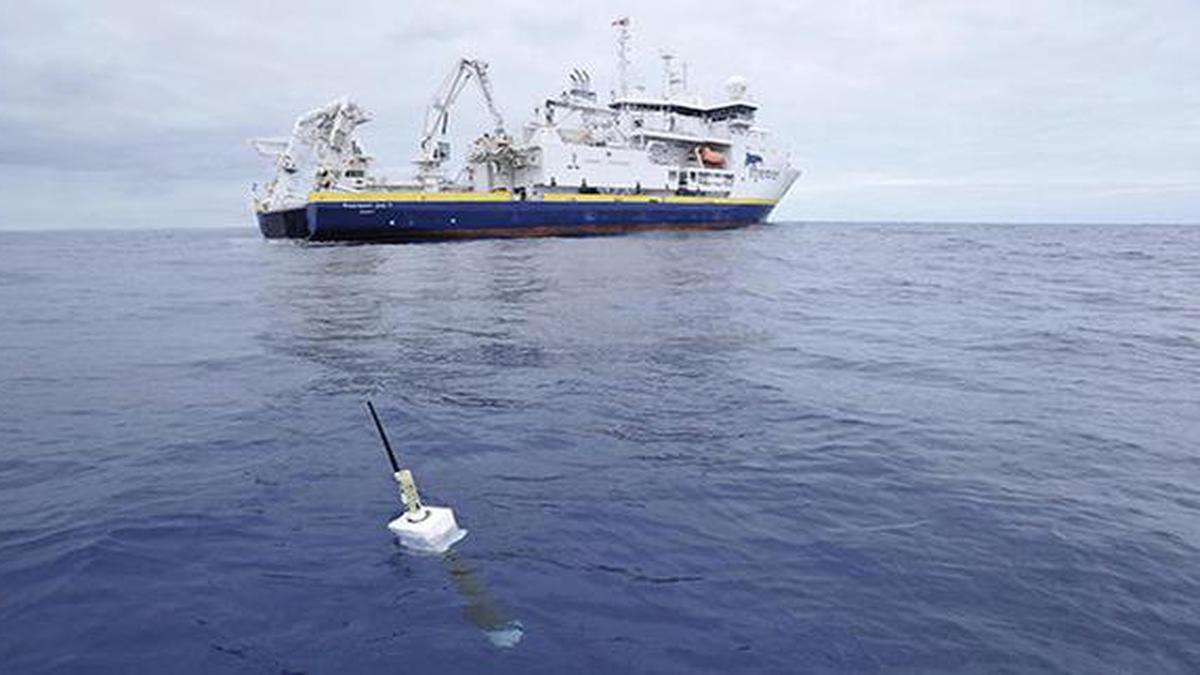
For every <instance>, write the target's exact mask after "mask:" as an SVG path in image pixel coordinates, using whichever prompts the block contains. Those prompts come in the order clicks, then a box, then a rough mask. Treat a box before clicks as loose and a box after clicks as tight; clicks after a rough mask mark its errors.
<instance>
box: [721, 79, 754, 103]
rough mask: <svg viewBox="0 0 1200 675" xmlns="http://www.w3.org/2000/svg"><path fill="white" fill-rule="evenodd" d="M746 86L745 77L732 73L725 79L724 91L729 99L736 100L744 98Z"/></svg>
mask: <svg viewBox="0 0 1200 675" xmlns="http://www.w3.org/2000/svg"><path fill="white" fill-rule="evenodd" d="M748 86H749V85H748V84H747V82H746V78H744V77H742V76H741V75H734V76H733V77H731V78H729V79H728V80H725V93H726V94H727V95H728V96H729V99H730V100H732V101H737V100H740V99H743V98H746V89H747V87H748Z"/></svg>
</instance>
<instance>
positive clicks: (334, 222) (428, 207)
mask: <svg viewBox="0 0 1200 675" xmlns="http://www.w3.org/2000/svg"><path fill="white" fill-rule="evenodd" d="M773 206H774V205H773V204H721V203H716V204H714V203H698V204H691V203H646V202H639V203H629V202H593V201H581V202H564V201H557V202H543V201H489V202H459V201H451V202H442V201H428V202H374V203H371V202H362V201H353V202H332V201H323V202H312V203H310V204H308V206H307V207H305V208H304V209H295V210H292V211H283V212H275V213H267V214H263V213H260V214H259V227H260V229H261V230H262V232H263V235H264V236H266V237H269V238H277V237H288V238H304V239H310V240H314V241H421V240H436V239H477V238H487V237H543V236H587V235H603V234H620V233H624V232H637V231H644V230H663V229H724V228H732V227H741V226H744V225H749V224H752V223H757V222H761V221H762V220H764V219H765V218H766V217H767V215H768V214H769V213H770V212H771V209H772V208H773ZM301 216H303V222H304V224H305V226H306V227H305V228H304V229H303V230H302V229H301V228H299V227H298V226H297V223H298V222H300V218H301ZM269 225H272V226H271V227H268V226H269Z"/></svg>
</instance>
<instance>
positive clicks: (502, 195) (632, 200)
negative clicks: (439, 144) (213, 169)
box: [308, 192, 776, 206]
mask: <svg viewBox="0 0 1200 675" xmlns="http://www.w3.org/2000/svg"><path fill="white" fill-rule="evenodd" d="M308 201H309V202H310V203H313V202H340V203H354V202H513V203H520V202H519V201H518V200H516V199H513V196H512V194H511V193H509V192H313V193H310V194H309V195H308ZM539 201H544V202H556V203H562V202H589V203H596V202H599V203H606V204H614V203H615V204H620V203H629V204H748V205H755V206H773V205H774V204H775V202H776V200H774V199H761V198H756V197H698V196H683V195H667V196H663V197H653V196H650V195H593V194H565V193H559V192H549V193H546V194H544V195H542V199H541V200H538V199H531V200H529V201H528V202H526V203H537V202H539Z"/></svg>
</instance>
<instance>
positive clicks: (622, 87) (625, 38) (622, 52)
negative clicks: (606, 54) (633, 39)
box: [612, 16, 629, 98]
mask: <svg viewBox="0 0 1200 675" xmlns="http://www.w3.org/2000/svg"><path fill="white" fill-rule="evenodd" d="M612 25H613V26H616V28H617V93H618V94H620V96H621V98H625V97H626V96H628V95H629V17H627V16H623V17H621V18H619V19H617V20H616V21H613V22H612Z"/></svg>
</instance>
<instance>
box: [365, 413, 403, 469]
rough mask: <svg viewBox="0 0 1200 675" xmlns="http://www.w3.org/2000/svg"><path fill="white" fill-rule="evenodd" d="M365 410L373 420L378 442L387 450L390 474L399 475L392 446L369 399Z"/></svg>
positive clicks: (398, 464)
mask: <svg viewBox="0 0 1200 675" xmlns="http://www.w3.org/2000/svg"><path fill="white" fill-rule="evenodd" d="M367 410H370V411H371V419H373V420H375V429H376V430H377V431H378V432H379V440H381V441H383V449H384V450H387V456H388V461H389V462H391V463H392V473H400V462H399V460H397V459H396V453H395V452H393V451H392V444H391V443H389V442H388V437H387V432H386V431H384V430H383V424H382V423H381V422H380V421H379V415H378V414H377V413H376V412H375V405H374V404H373V403H371V399H367Z"/></svg>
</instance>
